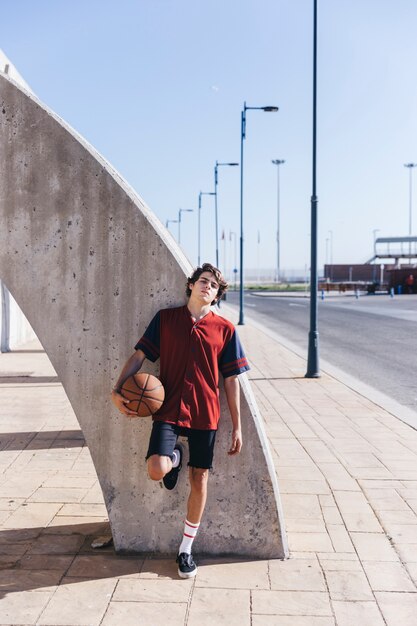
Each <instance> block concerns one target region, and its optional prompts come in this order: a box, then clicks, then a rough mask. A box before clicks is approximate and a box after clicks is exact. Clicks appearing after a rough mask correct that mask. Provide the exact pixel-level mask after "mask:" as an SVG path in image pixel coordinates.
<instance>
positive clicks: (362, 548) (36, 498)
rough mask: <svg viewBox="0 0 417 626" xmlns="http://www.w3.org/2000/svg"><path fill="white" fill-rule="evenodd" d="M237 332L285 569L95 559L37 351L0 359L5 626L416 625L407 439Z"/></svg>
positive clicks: (90, 489)
mask: <svg viewBox="0 0 417 626" xmlns="http://www.w3.org/2000/svg"><path fill="white" fill-rule="evenodd" d="M239 332H240V335H241V337H242V339H243V342H244V344H245V348H246V352H247V354H248V355H249V356H250V360H251V366H252V369H251V372H250V378H251V379H252V384H253V387H254V391H255V395H256V398H257V401H258V403H259V406H260V409H261V412H262V415H263V417H264V419H265V425H266V430H267V433H268V437H269V441H270V444H271V449H272V454H273V458H274V462H275V467H276V471H277V474H278V480H279V485H280V489H281V493H282V500H283V507H284V514H285V519H286V528H287V533H288V538H289V545H290V549H291V558H290V559H289V560H287V561H278V560H270V561H266V560H265V561H255V562H250V561H237V560H236V561H231V560H230V559H223V560H222V559H218V560H213V559H205V560H202V561H200V567H199V571H198V575H197V577H196V578H195V579H194V580H193V581H182V580H178V579H177V575H176V566H175V564H174V562H173V560H169V561H168V560H157V559H149V558H141V557H121V556H117V555H115V554H114V552H113V550H112V548H111V547H110V548H105V549H103V550H102V551H95V550H92V548H91V547H90V546H91V540H92V538H94V537H96V536H97V535H100V534H103V533H105V532H108V522H107V516H106V511H105V507H104V504H103V500H102V496H101V492H100V489H99V486H98V483H97V477H96V474H95V471H94V467H93V465H92V462H91V458H90V455H89V451H88V449H87V447H86V445H85V442H84V439H83V436H82V432H81V431H80V429H79V425H78V423H77V421H76V419H75V417H74V414H73V412H72V410H71V407H70V405H69V403H68V400H67V398H66V396H65V393H64V391H63V388H62V386H61V385H60V383H59V381H58V380H57V378H56V375H55V372H54V371H53V369H52V366H51V365H50V363H49V361H48V360H47V358H46V356H45V354H44V353H43V352H42V350H41V349H40V346H39V345H36V344H32V345H30V346H27V349H26V350H22V351H20V352H15V353H11V354H2V355H0V472H1V475H0V624H2V625H9V626H11V625H13V626H18V625H24V626H26V625H40V626H47V625H49V626H98V625H103V626H116V625H117V626H120V624H123V626H130V625H134V626H141V625H146V626H149V625H151V624H152V625H153V626H159V625H160V624H161V625H162V624H163V625H164V626H166V624H170V625H171V626H182V625H184V626H185V625H187V626H211V625H214V624H215V625H216V626H221V625H222V624H225V625H226V624H227V625H228V626H233V625H235V624H236V625H238V626H335V625H337V626H356V624H366V625H367V626H379V625H383V624H386V625H388V626H411V625H413V626H414V625H415V624H416V623H417V622H416V615H417V589H416V585H417V432H416V431H415V430H413V429H412V428H411V427H410V426H407V425H406V424H404V423H402V422H401V421H400V420H398V419H397V418H395V417H393V416H392V415H390V414H389V413H388V412H387V411H385V410H384V409H383V408H381V407H380V406H377V405H376V404H375V403H373V402H371V401H369V400H368V399H367V398H365V397H363V396H361V395H358V394H357V393H355V392H354V391H352V390H351V389H349V388H348V387H346V386H345V385H343V384H342V383H341V382H339V381H338V380H336V379H334V378H332V377H330V376H327V375H323V376H322V378H320V379H316V380H311V379H310V380H309V379H305V378H304V373H305V362H304V360H303V359H301V358H300V357H299V356H297V355H295V354H294V353H292V352H291V351H289V350H288V349H286V348H284V347H282V346H281V345H280V344H279V343H277V342H276V341H273V340H272V339H271V338H270V337H269V336H267V335H265V334H263V333H262V332H261V331H260V330H258V329H255V328H254V327H251V326H250V325H246V326H244V327H241V328H240V329H239ZM19 374H20V376H19ZM22 374H23V375H24V376H22Z"/></svg>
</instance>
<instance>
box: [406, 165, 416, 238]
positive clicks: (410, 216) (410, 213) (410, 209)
mask: <svg viewBox="0 0 417 626" xmlns="http://www.w3.org/2000/svg"><path fill="white" fill-rule="evenodd" d="M404 167H408V171H409V174H410V175H409V181H408V187H409V195H408V234H409V236H410V237H411V234H412V232H413V228H412V225H413V179H412V172H413V168H414V167H417V163H404Z"/></svg>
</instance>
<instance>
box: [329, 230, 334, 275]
mask: <svg viewBox="0 0 417 626" xmlns="http://www.w3.org/2000/svg"><path fill="white" fill-rule="evenodd" d="M329 235H330V237H329V241H330V280H333V231H332V230H329Z"/></svg>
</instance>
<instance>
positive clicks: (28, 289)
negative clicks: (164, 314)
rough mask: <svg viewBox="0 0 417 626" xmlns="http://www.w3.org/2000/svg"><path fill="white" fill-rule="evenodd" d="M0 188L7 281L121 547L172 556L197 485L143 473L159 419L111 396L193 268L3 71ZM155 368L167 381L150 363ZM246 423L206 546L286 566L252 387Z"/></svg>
mask: <svg viewBox="0 0 417 626" xmlns="http://www.w3.org/2000/svg"><path fill="white" fill-rule="evenodd" d="M0 188H1V190H2V191H1V197H0V216H1V221H2V229H1V232H0V276H1V278H2V279H3V280H4V282H5V283H6V285H7V287H8V288H9V289H10V291H11V292H12V294H13V295H14V297H15V298H16V300H17V301H18V303H19V305H20V306H21V308H22V310H23V311H24V312H25V314H26V316H27V318H28V319H29V321H30V323H31V324H32V326H33V328H34V330H35V332H36V335H37V337H38V338H39V339H40V341H41V343H42V345H43V346H44V348H45V350H46V353H47V354H48V356H49V358H50V359H51V362H52V364H53V366H54V368H55V370H56V372H57V375H58V377H59V380H60V381H61V382H62V384H63V387H64V389H65V391H66V394H67V396H68V398H69V401H70V403H71V406H72V408H73V409H74V412H75V415H76V416H77V419H78V421H79V423H80V425H81V428H82V431H83V434H84V436H85V439H86V441H87V444H88V447H89V450H90V453H91V456H92V459H93V462H94V466H95V468H96V471H97V474H98V478H99V481H100V485H101V488H102V490H103V494H104V499H105V503H106V507H107V511H108V515H109V519H110V524H111V527H112V532H113V537H114V542H115V546H116V549H117V550H118V551H127V552H131V551H139V552H158V553H168V552H172V551H174V550H176V549H177V547H178V538H179V537H178V533H179V528H181V523H182V520H183V515H184V512H185V502H186V496H187V486H186V484H185V481H183V482H182V484H181V486H180V488H179V489H177V490H174V491H173V492H170V493H167V492H166V491H165V490H164V489H162V488H161V484H160V483H153V482H151V481H150V480H149V479H148V478H147V477H146V472H145V465H144V457H145V453H146V448H147V442H148V438H149V432H150V426H151V424H150V420H149V419H145V420H139V419H138V420H133V421H132V420H128V419H126V418H125V417H124V416H122V415H120V414H119V413H117V411H115V409H114V408H113V407H112V405H111V403H110V393H109V392H110V389H111V388H112V385H113V384H114V382H115V380H116V378H117V376H118V373H119V371H120V368H121V366H122V365H123V363H124V362H125V360H126V359H127V357H128V356H129V355H130V354H131V353H132V350H133V345H134V344H135V343H136V341H137V339H138V338H139V337H140V336H141V335H142V333H143V331H144V330H145V326H146V324H147V323H148V322H149V321H150V319H151V318H152V316H153V314H154V313H155V312H156V311H157V310H158V309H159V308H164V307H169V306H174V305H178V304H181V303H183V302H184V298H185V295H183V294H184V290H185V280H186V276H187V275H189V272H190V270H191V267H190V264H189V263H188V261H187V259H186V258H185V257H184V255H183V254H182V252H181V250H180V249H179V248H178V246H177V245H176V244H175V242H174V240H173V239H172V237H171V236H170V235H169V233H168V232H167V231H166V229H165V228H164V227H163V226H162V225H161V224H160V222H159V221H158V220H157V219H156V218H155V216H154V215H153V214H152V213H151V211H150V210H149V209H148V208H147V207H146V206H145V204H144V203H143V201H142V200H141V199H140V198H139V197H138V196H137V195H136V194H135V193H134V192H133V191H132V190H131V189H130V188H129V187H128V185H127V184H126V183H125V182H124V181H123V180H122V179H121V178H120V177H119V176H118V174H117V173H116V172H115V171H113V170H112V168H111V167H110V165H109V164H108V163H107V162H106V161H105V160H104V159H103V158H102V157H101V156H100V155H99V154H98V153H97V152H95V151H94V149H93V148H92V147H91V146H89V145H88V144H87V142H85V140H83V139H82V138H81V137H80V136H78V135H77V134H76V133H75V132H74V131H72V130H71V129H70V128H69V127H68V126H67V125H66V124H65V123H64V122H62V120H60V119H59V118H58V117H57V116H56V115H55V114H53V113H52V112H51V111H49V110H47V108H46V107H45V106H43V105H42V104H41V103H39V102H38V101H37V100H36V99H35V97H34V96H33V95H31V94H29V93H25V92H24V90H22V89H21V88H19V87H18V86H17V85H16V84H15V83H13V81H11V80H9V79H8V78H7V77H6V76H4V75H0ZM146 370H147V371H151V372H155V371H157V370H155V368H154V367H150V364H149V363H147V364H146ZM222 396H223V397H222V405H223V407H224V404H225V402H224V394H222ZM242 420H243V431H244V436H245V438H246V441H250V442H251V444H250V446H249V445H248V446H246V447H245V449H244V452H243V453H242V454H241V455H240V456H239V457H238V458H236V459H235V458H233V459H231V458H229V457H228V456H227V453H226V450H227V446H228V444H229V434H228V431H229V421H228V420H227V418H226V419H223V420H222V423H221V428H220V433H219V437H218V445H217V452H216V460H215V463H216V465H215V471H214V473H213V476H212V477H211V480H210V483H211V484H210V497H209V501H208V508H207V511H206V515H205V524H204V532H201V533H200V534H199V536H198V539H197V540H196V549H197V550H199V551H200V552H205V553H207V554H219V553H234V554H240V555H247V556H253V557H266V556H268V557H274V556H275V557H284V556H286V554H287V548H286V539H285V531H284V530H283V528H282V520H280V515H281V508H280V501H279V494H278V486H277V482H276V477H275V474H274V473H273V471H271V468H272V461H271V459H270V456H269V449H268V445H267V443H266V438H265V436H264V434H263V426H262V421H261V420H260V418H259V415H257V413H256V411H254V410H253V402H252V400H251V398H250V392H249V390H248V385H247V384H246V383H244V384H243V386H242ZM258 511H262V516H261V517H259V516H258Z"/></svg>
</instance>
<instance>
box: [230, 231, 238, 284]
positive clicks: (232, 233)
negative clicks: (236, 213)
mask: <svg viewBox="0 0 417 626" xmlns="http://www.w3.org/2000/svg"><path fill="white" fill-rule="evenodd" d="M232 236H233V239H234V257H233V261H234V262H233V274H234V280H235V287H234V290H233V291H236V274H237V249H236V233H234V232H233V231H230V232H229V241H230V242H231V241H232Z"/></svg>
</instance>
